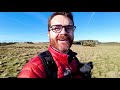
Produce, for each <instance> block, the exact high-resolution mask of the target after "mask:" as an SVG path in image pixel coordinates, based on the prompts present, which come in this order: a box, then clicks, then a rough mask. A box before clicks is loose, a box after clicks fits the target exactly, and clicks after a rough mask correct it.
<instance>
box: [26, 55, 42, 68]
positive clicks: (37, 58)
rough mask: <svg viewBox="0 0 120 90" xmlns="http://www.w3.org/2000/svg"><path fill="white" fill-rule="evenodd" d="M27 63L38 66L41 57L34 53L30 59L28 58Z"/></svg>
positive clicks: (40, 62)
mask: <svg viewBox="0 0 120 90" xmlns="http://www.w3.org/2000/svg"><path fill="white" fill-rule="evenodd" d="M27 64H31V65H35V66H39V65H41V64H42V61H41V58H40V57H39V56H38V55H36V56H34V57H33V58H32V59H30V60H29V61H28V63H27Z"/></svg>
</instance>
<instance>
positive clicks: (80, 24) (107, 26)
mask: <svg viewBox="0 0 120 90" xmlns="http://www.w3.org/2000/svg"><path fill="white" fill-rule="evenodd" d="M51 14H52V12H0V42H26V41H31V42H48V41H49V39H48V35H47V25H48V17H49V16H50V15H51ZM73 15H74V23H75V25H76V30H75V32H74V35H75V38H74V40H75V41H77V40H98V41H100V42H120V12H73Z"/></svg>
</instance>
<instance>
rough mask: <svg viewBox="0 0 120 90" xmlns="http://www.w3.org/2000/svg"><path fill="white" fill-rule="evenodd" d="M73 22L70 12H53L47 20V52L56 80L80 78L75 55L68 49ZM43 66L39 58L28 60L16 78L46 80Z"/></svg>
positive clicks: (73, 28) (71, 40)
mask: <svg viewBox="0 0 120 90" xmlns="http://www.w3.org/2000/svg"><path fill="white" fill-rule="evenodd" d="M75 28H76V27H75V26H74V21H73V16H72V13H70V12H55V13H53V14H52V15H51V16H50V18H49V20H48V37H49V41H50V45H49V47H48V51H49V52H50V54H51V55H52V58H53V60H54V62H55V64H56V66H57V78H65V77H68V78H82V75H81V73H80V71H79V63H78V60H76V53H75V52H73V51H72V50H71V49H70V47H71V45H72V43H73V40H74V30H75ZM46 76H47V73H46V71H45V65H44V64H43V62H42V59H41V58H40V57H39V56H36V57H34V58H33V59H32V60H30V61H29V62H28V63H27V64H26V65H25V66H24V67H23V69H22V70H21V72H20V74H19V75H18V78H46Z"/></svg>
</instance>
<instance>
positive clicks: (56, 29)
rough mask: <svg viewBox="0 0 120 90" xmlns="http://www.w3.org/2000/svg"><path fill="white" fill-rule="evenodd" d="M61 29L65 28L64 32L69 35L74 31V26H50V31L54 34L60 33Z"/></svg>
mask: <svg viewBox="0 0 120 90" xmlns="http://www.w3.org/2000/svg"><path fill="white" fill-rule="evenodd" d="M63 28H65V31H66V32H67V33H70V32H73V31H74V30H75V29H76V26H73V25H67V26H62V25H52V26H50V30H52V31H53V32H55V33H60V32H61V31H62V29H63Z"/></svg>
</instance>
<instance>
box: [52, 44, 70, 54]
mask: <svg viewBox="0 0 120 90" xmlns="http://www.w3.org/2000/svg"><path fill="white" fill-rule="evenodd" d="M51 48H52V49H54V50H55V51H57V52H60V53H65V54H67V53H68V52H69V50H67V51H66V52H61V51H60V50H58V49H56V48H54V47H52V46H51Z"/></svg>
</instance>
